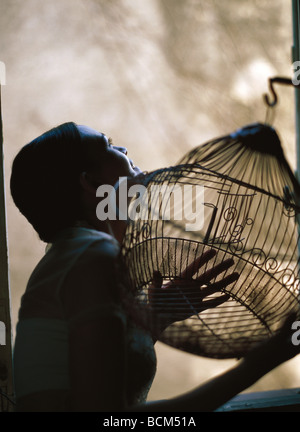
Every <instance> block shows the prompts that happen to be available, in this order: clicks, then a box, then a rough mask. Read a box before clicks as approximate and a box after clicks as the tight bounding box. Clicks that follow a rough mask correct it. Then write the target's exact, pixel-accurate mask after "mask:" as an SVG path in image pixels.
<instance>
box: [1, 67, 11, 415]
mask: <svg viewBox="0 0 300 432" xmlns="http://www.w3.org/2000/svg"><path fill="white" fill-rule="evenodd" d="M2 84H5V65H4V63H3V62H0V412H5V411H13V408H14V406H13V403H12V397H13V393H14V391H13V374H12V333H11V313H10V289H9V271H8V246H7V232H6V208H5V182H4V159H3V124H2V106H1V85H2Z"/></svg>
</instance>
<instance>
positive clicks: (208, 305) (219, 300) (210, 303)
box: [198, 294, 230, 313]
mask: <svg viewBox="0 0 300 432" xmlns="http://www.w3.org/2000/svg"><path fill="white" fill-rule="evenodd" d="M229 298H230V295H229V294H223V295H220V296H218V297H216V298H214V299H211V300H206V301H204V302H202V305H201V309H202V310H201V311H199V312H198V313H200V312H202V311H203V310H205V309H212V308H215V307H217V306H220V305H221V304H223V303H225V302H226V301H227V300H229Z"/></svg>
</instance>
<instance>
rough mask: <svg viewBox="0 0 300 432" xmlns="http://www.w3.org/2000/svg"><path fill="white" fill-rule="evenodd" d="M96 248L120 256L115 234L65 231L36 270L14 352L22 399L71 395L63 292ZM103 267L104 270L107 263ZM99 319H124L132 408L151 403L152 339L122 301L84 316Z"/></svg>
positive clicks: (24, 301)
mask: <svg viewBox="0 0 300 432" xmlns="http://www.w3.org/2000/svg"><path fill="white" fill-rule="evenodd" d="M95 245H96V247H97V250H99V256H100V257H101V252H103V254H104V255H105V254H106V250H107V247H109V248H110V251H111V250H113V255H114V256H115V257H117V255H118V252H119V245H118V243H117V242H116V240H115V239H114V238H113V237H112V236H110V235H109V234H106V233H103V232H99V231H96V230H93V229H89V228H82V227H72V228H68V229H65V230H63V231H62V232H61V233H59V235H58V236H57V237H56V238H55V240H54V242H53V244H52V245H51V247H50V249H49V250H48V251H47V252H46V254H45V256H44V257H43V258H42V260H41V261H40V262H39V264H38V265H37V267H36V268H35V270H34V271H33V273H32V275H31V277H30V279H29V282H28V285H27V288H26V291H25V293H24V295H23V297H22V300H21V307H20V310H19V321H18V323H17V329H16V338H15V345H14V352H13V364H14V383H15V392H16V397H17V399H18V398H21V397H23V396H28V395H30V394H33V393H36V392H41V391H44V390H66V391H68V390H69V388H70V379H69V363H68V362H69V360H68V343H69V342H68V334H69V328H70V322H69V321H68V320H67V319H66V318H65V315H64V310H63V304H62V301H61V289H62V286H63V283H64V280H65V278H66V277H67V276H68V274H69V272H70V271H72V268H73V267H74V266H75V265H76V263H78V260H80V258H81V257H82V256H83V254H84V253H85V252H86V251H87V250H88V248H89V247H92V246H93V247H95ZM99 266H100V269H101V259H99ZM105 270H106V269H105V268H103V271H105ZM87 271H88V269H87ZM95 314H96V315H97V314H98V316H108V315H117V316H118V317H120V318H121V319H122V320H123V322H124V325H125V326H126V341H125V342H126V344H125V345H126V350H127V383H128V386H127V387H128V388H127V389H126V390H127V403H128V405H129V406H130V405H133V404H137V403H142V402H145V400H146V398H147V394H148V392H149V389H150V387H151V384H152V381H153V378H154V375H155V372H156V356H155V351H154V347H153V341H152V337H151V335H150V334H149V333H147V332H146V331H145V330H144V329H142V328H140V327H138V326H137V325H136V324H135V323H133V322H131V321H130V319H129V318H128V316H127V315H126V313H125V311H124V309H123V307H122V305H121V304H120V302H118V301H116V302H114V303H110V304H107V305H106V304H103V305H95V307H94V308H93V310H88V311H85V312H84V314H83V319H86V318H88V317H89V315H90V316H92V315H95ZM79 319H82V317H79ZM112 343H113V341H112ZM99 391H101V389H99Z"/></svg>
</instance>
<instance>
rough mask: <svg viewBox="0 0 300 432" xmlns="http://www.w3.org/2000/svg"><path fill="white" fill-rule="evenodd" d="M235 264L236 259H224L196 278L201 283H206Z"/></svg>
mask: <svg viewBox="0 0 300 432" xmlns="http://www.w3.org/2000/svg"><path fill="white" fill-rule="evenodd" d="M233 265H234V261H233V259H232V258H229V259H227V260H224V261H222V262H221V263H220V264H218V265H216V266H214V267H212V268H211V269H209V270H207V271H206V272H205V273H203V274H202V275H201V276H198V277H197V279H196V280H197V282H198V283H201V284H202V285H205V284H206V283H207V282H209V281H210V280H211V279H214V278H215V277H217V276H219V275H220V274H221V273H223V272H224V271H226V270H228V269H229V268H230V267H232V266H233Z"/></svg>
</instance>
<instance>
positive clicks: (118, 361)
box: [11, 123, 298, 411]
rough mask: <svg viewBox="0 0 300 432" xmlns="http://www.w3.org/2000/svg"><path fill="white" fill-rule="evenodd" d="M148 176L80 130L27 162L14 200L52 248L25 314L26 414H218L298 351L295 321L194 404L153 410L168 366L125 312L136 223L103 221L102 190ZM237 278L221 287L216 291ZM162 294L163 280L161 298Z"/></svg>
mask: <svg viewBox="0 0 300 432" xmlns="http://www.w3.org/2000/svg"><path fill="white" fill-rule="evenodd" d="M139 174H141V171H140V170H139V168H137V167H135V166H134V165H133V163H132V161H131V160H130V159H128V157H127V151H126V149H125V148H123V147H117V146H114V145H113V144H112V142H111V140H110V139H108V138H107V137H106V136H105V135H104V134H102V133H100V132H97V131H95V130H93V129H91V128H89V127H86V126H78V125H76V124H74V123H66V124H63V125H61V126H59V127H57V128H54V129H52V130H51V131H49V132H46V133H45V134H44V135H42V136H40V137H38V138H37V139H36V140H34V141H32V142H31V143H30V144H28V145H27V146H25V147H24V148H23V149H21V151H20V152H19V154H18V155H17V156H16V158H15V160H14V163H13V167H12V175H11V193H12V196H13V199H14V201H15V203H16V205H17V206H18V208H19V210H20V211H21V212H22V213H23V214H24V215H25V217H26V218H27V219H28V221H29V222H30V223H31V224H32V226H33V227H34V228H35V230H36V231H37V233H38V234H39V236H40V238H41V240H43V241H45V242H47V243H51V246H50V248H48V251H47V252H46V254H45V256H44V258H43V259H42V260H41V261H40V263H39V264H38V265H37V267H36V268H35V270H34V271H33V273H32V275H31V277H30V280H29V282H28V286H27V289H26V292H25V294H24V295H23V297H22V302H21V308H20V311H19V322H18V325H17V334H16V341H15V349H14V370H15V388H16V397H17V410H19V411H66V410H71V411H123V410H133V411H147V410H149V411H199V410H200V411H201V410H202V411H211V410H215V409H216V408H218V407H219V406H220V405H222V404H224V403H225V402H226V401H227V400H229V399H230V398H231V397H233V396H234V395H235V394H237V393H239V392H240V391H242V390H244V389H245V388H247V387H248V386H249V385H251V384H253V383H254V382H255V381H256V380H257V379H259V378H260V377H261V376H263V375H264V374H265V373H267V372H268V371H269V370H271V369H272V368H274V367H276V366H277V365H278V364H280V363H282V362H283V361H286V360H288V359H289V358H292V357H293V356H294V355H296V354H297V352H298V351H297V349H296V347H294V346H293V345H292V344H291V343H290V338H289V328H290V323H288V324H287V325H286V327H285V328H284V331H282V333H280V334H279V335H278V336H276V337H275V338H273V339H270V340H269V341H268V342H267V343H266V344H264V345H262V346H260V347H258V348H257V349H255V350H254V351H252V352H251V353H250V354H249V355H248V356H247V357H246V358H245V359H243V360H242V361H241V362H240V363H239V364H238V365H237V366H236V367H235V368H233V369H232V370H230V371H228V372H227V373H225V374H224V375H221V376H220V377H217V378H216V379H214V380H212V381H210V382H208V383H207V384H205V385H202V386H200V387H198V388H196V389H195V390H194V391H192V392H189V393H188V394H186V395H183V396H180V397H177V398H174V399H170V400H168V401H159V402H153V403H151V404H146V403H145V400H146V397H147V393H148V390H149V388H150V386H151V383H152V380H153V377H154V374H155V367H156V359H155V352H154V347H153V340H152V337H151V335H150V334H149V333H148V332H147V331H146V330H145V329H143V328H140V327H139V326H138V325H137V324H135V323H134V322H132V320H131V319H130V317H129V316H128V315H127V313H126V311H125V309H124V307H123V302H122V298H121V297H122V295H124V293H123V291H122V289H121V288H120V284H119V279H118V277H117V271H118V269H117V266H116V264H117V259H116V258H117V256H118V252H119V246H120V242H121V241H122V236H123V234H124V223H122V222H121V221H118V220H111V221H109V220H99V219H98V218H97V215H96V206H97V204H98V202H99V198H97V197H96V190H97V188H98V187H99V186H100V185H104V184H105V185H115V183H116V182H117V181H118V179H119V178H120V177H124V176H125V177H128V178H129V179H130V180H132V181H133V182H135V181H136V178H137V176H138V175H139ZM213 255H214V253H213V251H209V252H207V253H206V254H205V255H203V256H202V257H200V260H199V262H198V263H197V266H198V268H199V267H201V266H202V265H204V264H205V262H207V261H208V260H210V259H211V258H212V257H213ZM232 264H233V262H232V261H231V260H228V261H226V262H224V263H223V264H222V265H221V266H218V267H215V268H213V270H212V271H211V272H210V274H204V275H203V279H201V280H199V285H201V284H203V283H204V282H207V280H209V279H212V278H213V277H215V276H216V275H218V274H220V273H222V272H224V271H225V270H228V269H229V268H230V267H231V265H232ZM186 271H187V272H188V271H190V270H189V269H187V270H186ZM236 277H238V275H236V274H232V275H228V276H226V277H224V278H223V280H222V282H221V283H218V285H217V284H211V285H210V287H209V292H206V294H207V295H208V294H210V293H211V292H216V291H219V290H222V289H223V288H225V287H226V286H227V285H228V284H230V283H232V282H233V280H235V279H236ZM171 285H172V283H171ZM160 289H161V286H160V282H159V281H157V278H155V275H154V282H153V287H152V292H157V291H159V290H160ZM150 292H151V291H150ZM201 300H203V298H201V299H199V301H201ZM226 300H227V297H226V296H225V295H220V296H219V298H218V302H219V303H222V302H224V301H226ZM212 306H213V305H210V306H208V307H212ZM154 310H155V307H154ZM183 318H184V317H182V319H183ZM262 357H263V358H264V361H263V362H261V358H262Z"/></svg>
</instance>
